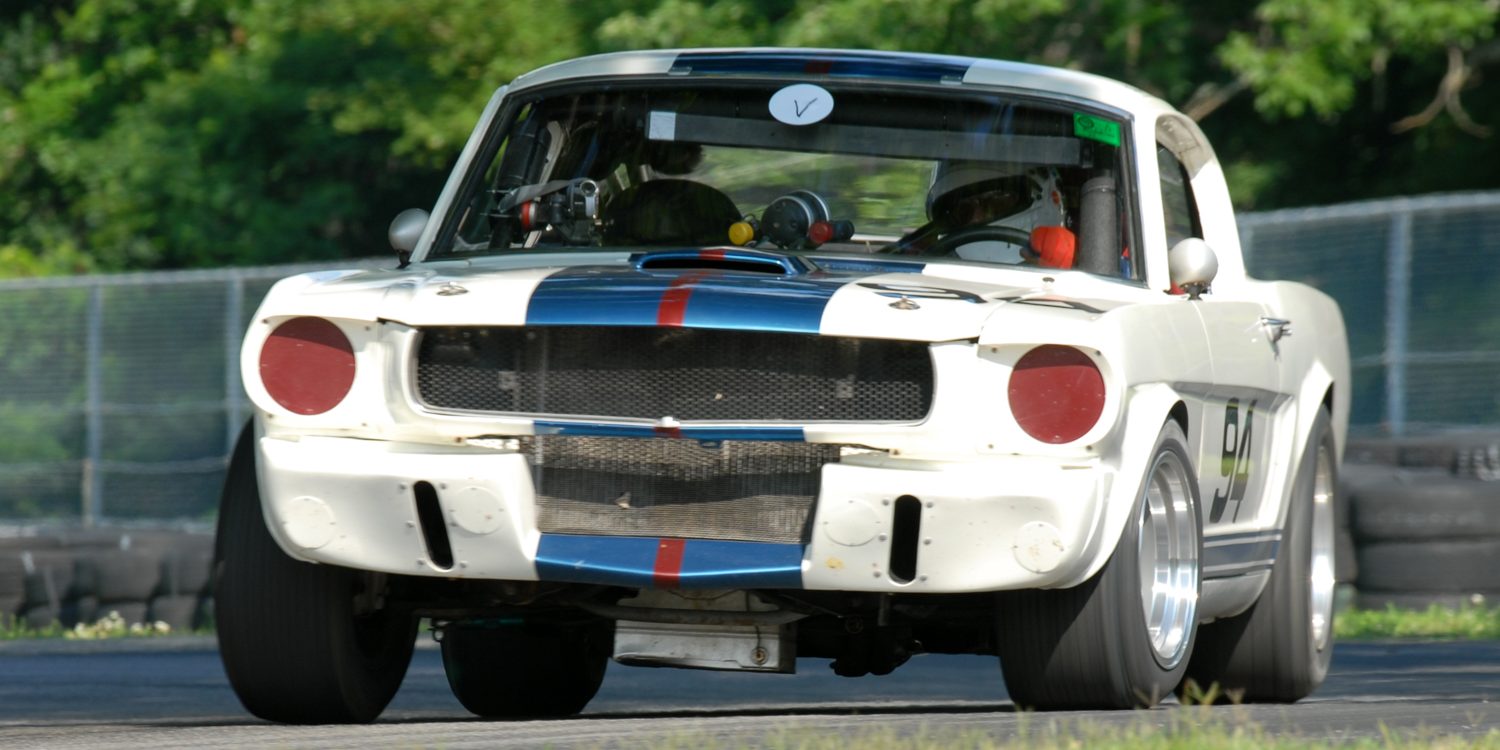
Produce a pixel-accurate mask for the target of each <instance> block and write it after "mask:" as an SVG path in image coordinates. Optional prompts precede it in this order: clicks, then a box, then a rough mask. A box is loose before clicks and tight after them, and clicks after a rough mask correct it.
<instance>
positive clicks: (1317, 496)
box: [1179, 409, 1338, 703]
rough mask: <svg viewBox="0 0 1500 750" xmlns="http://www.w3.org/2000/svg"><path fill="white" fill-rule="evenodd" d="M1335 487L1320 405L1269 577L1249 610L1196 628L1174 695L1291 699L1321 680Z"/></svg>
mask: <svg viewBox="0 0 1500 750" xmlns="http://www.w3.org/2000/svg"><path fill="white" fill-rule="evenodd" d="M1337 491H1338V448H1337V446H1336V445H1335V444H1334V437H1333V427H1332V421H1331V419H1330V418H1329V416H1328V411H1327V410H1326V409H1323V410H1320V411H1319V413H1318V417H1317V419H1316V420H1315V421H1314V422H1313V426H1312V431H1311V432H1310V433H1309V434H1308V440H1307V448H1306V450H1305V451H1304V452H1303V454H1302V460H1301V461H1300V462H1299V463H1298V465H1297V476H1296V485H1295V486H1294V488H1293V492H1292V499H1291V507H1290V508H1289V509H1288V510H1287V520H1286V527H1285V530H1284V531H1283V534H1284V536H1283V542H1282V545H1281V552H1280V553H1279V554H1278V555H1277V556H1276V562H1275V563H1274V564H1273V566H1272V568H1271V578H1270V580H1269V581H1267V582H1266V587H1265V589H1264V590H1262V591H1261V594H1260V598H1259V599H1258V600H1256V603H1255V604H1253V605H1251V607H1250V609H1248V610H1246V611H1244V612H1242V613H1240V614H1238V615H1235V616H1234V617H1229V618H1225V619H1222V620H1218V621H1216V622H1213V623H1211V624H1208V625H1205V626H1203V627H1202V628H1200V633H1199V635H1198V648H1197V650H1196V651H1195V652H1194V653H1193V659H1192V661H1191V662H1190V663H1189V664H1188V673H1187V679H1185V680H1184V681H1183V685H1182V687H1181V688H1180V690H1179V695H1181V696H1182V697H1183V698H1185V699H1187V700H1200V701H1206V700H1227V701H1237V702H1247V703H1291V702H1293V701H1297V700H1301V699H1302V698H1305V697H1307V696H1308V695H1309V694H1311V693H1312V691H1314V690H1316V689H1317V688H1318V686H1319V685H1321V684H1323V679H1324V678H1325V677H1327V676H1328V665H1329V662H1330V661H1331V660H1332V658H1333V598H1334V573H1333V566H1334V557H1335V539H1334V537H1335V533H1334V532H1335V522H1334V506H1335V502H1336V500H1335V498H1334V494H1335V493H1336V492H1337ZM1215 685H1217V690H1215V689H1214V686H1215Z"/></svg>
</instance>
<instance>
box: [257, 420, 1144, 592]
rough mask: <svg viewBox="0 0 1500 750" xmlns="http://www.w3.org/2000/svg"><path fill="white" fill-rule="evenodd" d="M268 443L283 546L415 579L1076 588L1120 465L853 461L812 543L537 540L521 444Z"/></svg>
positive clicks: (265, 461)
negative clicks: (423, 489)
mask: <svg viewBox="0 0 1500 750" xmlns="http://www.w3.org/2000/svg"><path fill="white" fill-rule="evenodd" d="M257 446H258V458H259V463H258V466H259V477H260V487H261V496H262V499H263V506H264V509H265V514H266V522H267V525H268V526H269V527H270V529H271V531H272V534H273V536H275V537H276V539H277V541H278V543H279V544H280V545H281V547H282V548H283V549H284V550H285V551H286V552H287V553H288V554H290V555H292V556H293V557H296V558H298V559H302V560H306V561H309V562H319V563H328V564H333V565H341V566H346V567H351V568H358V569H365V570H377V571H384V572H389V573H398V574H404V575H423V576H432V577H442V578H472V579H494V580H531V581H535V580H547V581H562V582H579V583H604V584H612V585H620V586H627V587H649V586H656V587H663V588H670V587H683V588H747V589H749V588H782V589H808V590H833V591H865V592H885V593H960V592H979V591H998V590H1005V589H1020V588H1037V587H1057V586H1068V585H1073V584H1076V583H1078V582H1079V581H1080V580H1082V579H1083V578H1084V577H1085V575H1086V573H1087V571H1088V570H1090V569H1092V568H1093V567H1096V566H1094V565H1093V563H1094V561H1095V558H1097V557H1099V556H1100V555H1104V556H1107V555H1108V554H1109V553H1110V552H1111V551H1112V545H1103V544H1100V543H1099V538H1098V537H1099V533H1098V530H1099V528H1100V527H1101V524H1102V522H1103V507H1104V503H1105V499H1106V497H1107V496H1108V494H1109V491H1110V488H1111V485H1112V484H1114V479H1115V473H1114V471H1113V469H1111V468H1110V467H1108V466H1107V465H1105V464H1104V463H1102V462H1100V461H1098V460H1097V459H1096V460H1092V461H1083V462H1076V461H1075V462H1068V461H1060V460H1056V459H1051V458H1036V457H1018V456H986V457H982V458H976V459H974V460H972V461H923V460H912V459H900V458H893V457H890V456H888V455H885V454H880V453H872V454H858V455H852V456H847V457H845V458H844V459H843V461H841V462H840V463H835V464H828V465H825V466H824V467H823V473H822V486H821V492H820V494H819V496H818V499H817V502H816V504H815V506H814V511H813V517H812V519H811V522H810V524H809V528H810V531H809V534H808V536H807V538H806V540H805V543H804V544H796V545H785V544H765V543H749V542H722V541H708V540H677V539H655V538H640V537H618V536H574V535H558V534H543V533H541V532H540V531H538V529H537V522H536V510H535V499H534V494H533V486H532V480H531V472H530V469H529V466H528V464H527V462H526V459H525V457H524V456H522V455H521V454H519V453H513V452H502V451H489V450H478V449H474V448H471V447H463V446H454V447H441V446H433V445H426V444H412V443H396V442H388V441H376V440H360V439H352V438H336V437H302V438H300V439H285V438H278V437H262V438H260V439H259V440H258V443H257ZM420 483H426V485H428V486H430V487H431V489H432V490H433V491H435V493H436V496H437V501H438V505H439V507H440V508H441V511H442V513H441V518H442V520H441V531H443V532H445V533H446V536H447V541H448V544H449V547H450V548H451V552H452V563H451V565H445V564H443V563H444V562H445V561H442V560H437V561H435V560H434V559H433V558H434V555H433V554H432V553H431V551H430V549H429V542H428V540H427V539H426V538H424V533H423V529H422V522H421V519H420V518H419V514H418V510H417V503H416V501H415V499H414V498H415V496H416V489H415V488H417V487H418V486H419V484H420ZM913 503H915V505H913ZM898 507H904V508H906V510H905V511H904V512H903V513H902V514H899V516H898V513H897V508H898ZM913 508H919V509H920V512H919V513H913V512H911V509H913ZM433 526H434V523H433V521H432V520H431V519H429V532H428V536H430V535H431V534H432V533H433V531H434V529H432V527H433ZM913 560H914V563H913V562H912V561H913ZM899 561H905V562H899ZM893 562H896V564H895V565H894V566H893V564H892V563H893ZM893 567H894V568H895V570H893Z"/></svg>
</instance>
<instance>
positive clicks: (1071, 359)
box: [1008, 344, 1104, 445]
mask: <svg viewBox="0 0 1500 750" xmlns="http://www.w3.org/2000/svg"><path fill="white" fill-rule="evenodd" d="M1008 395H1009V397H1010V412H1011V415H1012V416H1014V417H1015V420H1016V423H1017V424H1019V425H1020V426H1021V429H1022V430H1024V431H1025V432H1026V434H1027V435H1030V436H1031V437H1033V438H1035V439H1037V440H1040V441H1042V442H1044V443H1051V444H1053V445H1061V444H1063V443H1071V442H1073V441H1074V440H1077V439H1078V438H1081V437H1083V436H1084V435H1085V434H1087V433H1088V431H1089V430H1091V429H1093V427H1094V425H1095V424H1098V422H1099V416H1100V415H1101V414H1103V413H1104V375H1103V374H1101V373H1100V372H1099V366H1098V365H1096V364H1094V360H1093V359H1091V358H1089V356H1088V355H1087V354H1084V353H1083V352H1081V351H1079V350H1077V349H1074V348H1073V347H1071V346H1058V345H1055V344H1048V345H1045V346H1039V347H1036V348H1035V349H1032V350H1031V351H1029V352H1026V353H1025V354H1024V355H1022V356H1021V359H1020V360H1018V361H1017V362H1016V366H1015V368H1014V369H1013V370H1012V371H1011V373H1010V388H1009V394H1008Z"/></svg>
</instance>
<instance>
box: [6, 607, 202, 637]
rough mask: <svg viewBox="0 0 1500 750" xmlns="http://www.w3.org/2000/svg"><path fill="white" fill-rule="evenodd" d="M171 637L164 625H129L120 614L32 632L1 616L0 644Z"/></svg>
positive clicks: (54, 623) (13, 619) (51, 626)
mask: <svg viewBox="0 0 1500 750" xmlns="http://www.w3.org/2000/svg"><path fill="white" fill-rule="evenodd" d="M163 635H180V633H173V632H172V628H171V626H169V625H167V624H166V623H164V622H155V623H140V622H136V623H128V622H125V618H123V617H121V616H120V613H119V612H110V613H109V614H107V615H105V616H104V617H102V618H100V619H99V620H98V621H96V622H92V623H82V622H80V623H78V624H77V625H75V626H73V627H71V628H65V627H63V626H62V625H60V624H58V623H57V621H55V620H54V621H53V622H52V624H50V625H47V626H46V627H42V628H33V627H31V626H30V625H28V624H27V623H25V622H23V621H21V620H20V619H19V618H17V617H12V616H9V615H0V641H15V640H21V639H26V638H64V639H67V640H71V641H96V640H103V639H109V638H151V637H155V636H163Z"/></svg>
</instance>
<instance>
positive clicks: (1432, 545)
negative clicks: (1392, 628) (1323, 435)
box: [1343, 433, 1500, 609]
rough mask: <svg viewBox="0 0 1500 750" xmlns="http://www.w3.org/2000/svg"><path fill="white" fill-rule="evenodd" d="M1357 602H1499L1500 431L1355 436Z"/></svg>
mask: <svg viewBox="0 0 1500 750" xmlns="http://www.w3.org/2000/svg"><path fill="white" fill-rule="evenodd" d="M1343 489H1344V494H1345V495H1346V496H1347V499H1348V503H1349V509H1350V522H1349V528H1350V531H1351V532H1352V534H1353V538H1354V543H1355V545H1356V547H1357V554H1358V574H1357V576H1356V578H1355V585H1356V588H1357V589H1358V592H1359V593H1358V599H1357V601H1358V605H1359V606H1360V607H1361V608H1365V609H1383V608H1385V607H1386V606H1387V605H1394V606H1396V607H1397V608H1401V609H1425V608H1427V607H1428V606H1430V605H1433V604H1437V605H1441V606H1447V607H1458V606H1464V605H1484V606H1496V605H1500V433H1462V434H1455V435H1442V436H1428V437H1422V438H1412V439H1404V440H1383V441H1378V442H1358V443H1351V445H1350V447H1349V451H1348V453H1347V456H1346V458H1345V465H1344V478H1343Z"/></svg>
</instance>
